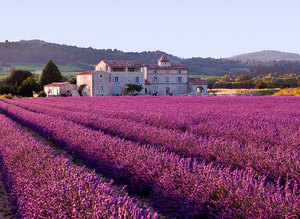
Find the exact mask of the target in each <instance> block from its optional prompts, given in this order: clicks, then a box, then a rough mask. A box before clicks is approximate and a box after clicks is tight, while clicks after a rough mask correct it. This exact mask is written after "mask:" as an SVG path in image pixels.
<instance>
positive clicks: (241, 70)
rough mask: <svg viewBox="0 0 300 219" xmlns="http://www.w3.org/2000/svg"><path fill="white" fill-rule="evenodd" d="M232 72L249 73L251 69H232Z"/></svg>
mask: <svg viewBox="0 0 300 219" xmlns="http://www.w3.org/2000/svg"><path fill="white" fill-rule="evenodd" d="M230 71H231V72H243V71H245V72H247V73H249V72H250V69H249V68H232V69H230Z"/></svg>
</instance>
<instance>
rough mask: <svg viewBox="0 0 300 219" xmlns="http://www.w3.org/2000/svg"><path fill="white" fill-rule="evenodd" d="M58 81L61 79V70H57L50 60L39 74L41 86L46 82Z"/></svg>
mask: <svg viewBox="0 0 300 219" xmlns="http://www.w3.org/2000/svg"><path fill="white" fill-rule="evenodd" d="M60 81H62V75H61V72H60V71H59V69H58V68H57V66H56V65H55V63H54V62H53V61H52V60H50V61H49V62H48V63H47V65H46V67H45V68H44V70H43V73H42V75H41V86H42V87H44V86H45V85H46V84H51V83H53V82H60Z"/></svg>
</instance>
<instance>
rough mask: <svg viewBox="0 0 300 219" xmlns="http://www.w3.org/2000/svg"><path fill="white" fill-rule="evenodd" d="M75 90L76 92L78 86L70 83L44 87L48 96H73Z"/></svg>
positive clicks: (58, 83)
mask: <svg viewBox="0 0 300 219" xmlns="http://www.w3.org/2000/svg"><path fill="white" fill-rule="evenodd" d="M74 90H76V85H75V84H69V83H68V82H55V83H52V84H47V85H45V86H44V91H45V93H46V94H47V96H71V93H72V91H74Z"/></svg>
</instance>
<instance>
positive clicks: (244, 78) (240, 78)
mask: <svg viewBox="0 0 300 219" xmlns="http://www.w3.org/2000/svg"><path fill="white" fill-rule="evenodd" d="M251 79H252V77H251V76H250V75H249V74H243V75H241V76H238V77H237V78H236V79H235V81H236V82H244V81H249V80H251Z"/></svg>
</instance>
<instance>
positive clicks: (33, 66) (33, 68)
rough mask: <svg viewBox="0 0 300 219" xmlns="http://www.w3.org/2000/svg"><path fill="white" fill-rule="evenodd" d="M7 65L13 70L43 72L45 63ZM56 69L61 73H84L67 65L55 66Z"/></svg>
mask: <svg viewBox="0 0 300 219" xmlns="http://www.w3.org/2000/svg"><path fill="white" fill-rule="evenodd" d="M8 64H9V65H11V66H12V67H14V68H15V69H21V70H28V71H36V70H43V69H44V67H45V65H46V63H45V64H39V63H8ZM57 67H58V68H59V70H60V71H61V72H72V71H74V72H80V71H84V70H83V69H81V68H78V67H75V66H68V65H57Z"/></svg>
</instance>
